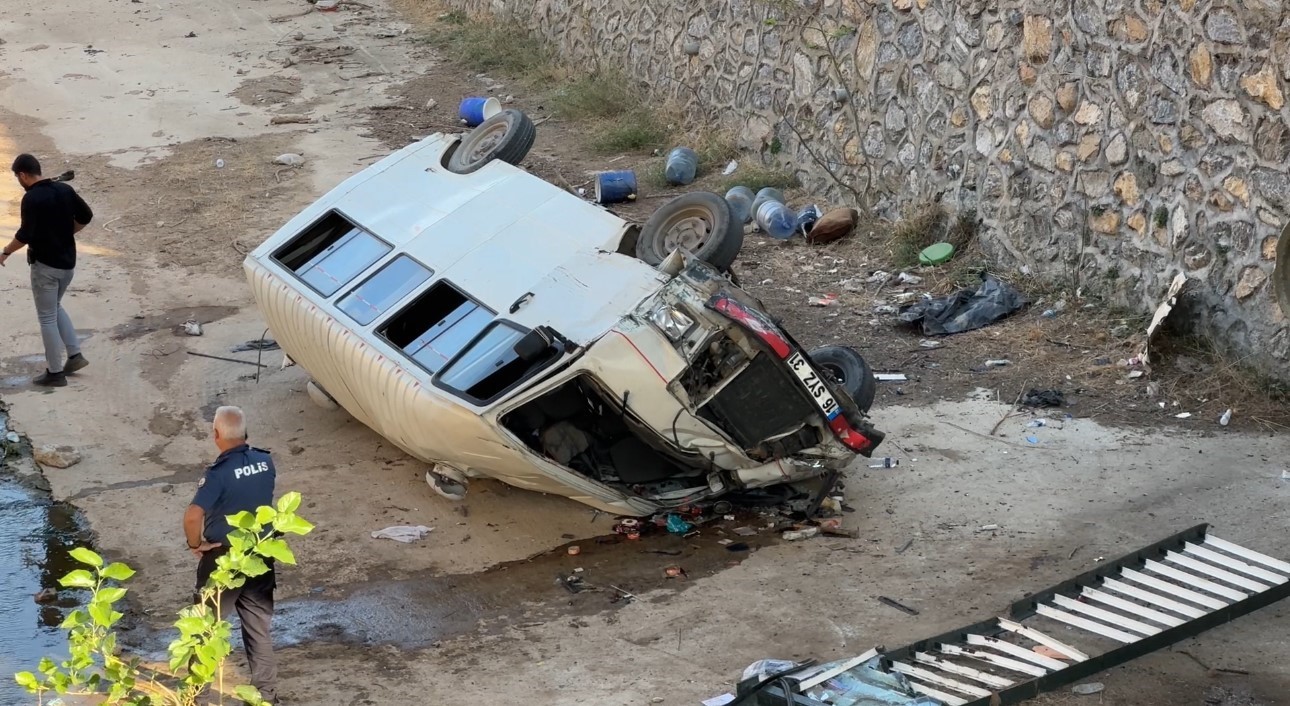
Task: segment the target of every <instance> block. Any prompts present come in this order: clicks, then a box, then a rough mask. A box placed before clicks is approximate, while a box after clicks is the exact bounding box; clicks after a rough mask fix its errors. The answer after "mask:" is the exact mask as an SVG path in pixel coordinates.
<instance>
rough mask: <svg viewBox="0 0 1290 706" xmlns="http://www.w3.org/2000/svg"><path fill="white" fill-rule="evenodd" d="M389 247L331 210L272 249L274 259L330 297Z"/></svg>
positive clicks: (388, 249) (383, 255)
mask: <svg viewBox="0 0 1290 706" xmlns="http://www.w3.org/2000/svg"><path fill="white" fill-rule="evenodd" d="M391 249H392V248H391V247H390V245H389V244H388V243H386V242H384V241H382V240H381V239H379V238H377V237H376V236H374V235H372V234H371V233H368V232H367V231H365V230H363V229H362V228H359V227H358V226H356V225H354V224H353V223H350V222H349V221H348V220H346V219H345V217H344V216H342V215H340V214H339V213H336V212H335V211H332V212H331V213H328V214H327V215H326V216H323V218H322V219H321V220H319V221H318V222H317V223H314V224H313V225H312V226H309V228H307V229H306V230H305V232H303V233H301V234H300V235H299V236H297V237H296V238H294V239H293V240H292V241H291V242H289V243H287V245H286V246H284V247H283V248H282V249H280V250H278V251H277V252H276V253H274V254H273V259H275V260H277V261H278V262H279V263H281V264H282V265H283V266H284V267H286V268H287V269H289V270H291V271H292V272H295V273H296V275H297V276H298V277H300V279H302V280H304V282H305V284H307V285H309V286H310V287H312V288H313V289H314V290H315V291H317V292H318V293H319V294H321V295H323V296H324V297H330V296H331V295H333V294H335V293H336V292H337V291H338V290H340V288H341V287H344V286H345V285H346V284H349V283H350V282H351V281H353V279H354V278H355V277H357V276H359V275H360V274H362V272H363V271H364V270H366V269H367V268H369V267H371V266H372V265H373V264H375V263H376V261H377V260H380V259H381V258H382V257H385V255H386V253H388V252H390V250H391Z"/></svg>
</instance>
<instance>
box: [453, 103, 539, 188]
mask: <svg viewBox="0 0 1290 706" xmlns="http://www.w3.org/2000/svg"><path fill="white" fill-rule="evenodd" d="M535 139H537V128H536V127H534V126H533V121H532V120H529V116H527V115H525V114H524V112H523V111H520V110H515V109H514V108H510V109H507V110H503V111H502V112H500V113H498V114H497V115H494V116H493V117H491V118H489V119H487V120H485V121H484V122H482V123H480V124H479V127H476V128H475V129H474V130H471V131H470V132H468V133H466V136H465V137H463V138H461V142H460V143H459V144H458V145H457V146H456V148H455V149H454V150H453V151H452V154H451V155H449V156H448V165H447V166H448V171H450V172H454V173H457V174H470V173H471V172H474V171H477V170H479V169H480V168H481V167H483V166H484V165H485V164H488V163H489V162H491V161H493V160H494V159H500V160H502V161H503V162H506V163H507V164H516V165H518V164H519V163H520V162H522V161H524V158H525V157H527V156H528V154H529V150H531V149H533V141H534V140H535Z"/></svg>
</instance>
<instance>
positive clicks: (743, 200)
mask: <svg viewBox="0 0 1290 706" xmlns="http://www.w3.org/2000/svg"><path fill="white" fill-rule="evenodd" d="M754 198H755V197H754V196H753V191H752V189H749V188H748V187H746V186H736V187H735V188H733V189H731V190H730V191H727V192H726V202H727V203H729V204H730V212H731V213H733V214H734V216H735V220H736V221H738V222H740V223H749V222H751V221H752V219H753V207H752V206H753V199H754Z"/></svg>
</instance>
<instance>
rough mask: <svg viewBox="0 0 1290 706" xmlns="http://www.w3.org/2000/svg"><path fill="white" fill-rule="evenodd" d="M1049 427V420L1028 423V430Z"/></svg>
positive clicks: (1034, 420)
mask: <svg viewBox="0 0 1290 706" xmlns="http://www.w3.org/2000/svg"><path fill="white" fill-rule="evenodd" d="M1046 426H1048V420H1047V419H1032V420H1030V421H1029V422H1027V423H1026V428H1027V429H1039V428H1042V427H1046Z"/></svg>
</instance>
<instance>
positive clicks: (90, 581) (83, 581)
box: [58, 569, 98, 588]
mask: <svg viewBox="0 0 1290 706" xmlns="http://www.w3.org/2000/svg"><path fill="white" fill-rule="evenodd" d="M58 583H60V584H62V585H63V586H66V587H67V588H94V587H95V586H96V585H98V582H97V581H95V580H94V574H91V573H90V572H89V571H86V570H85V569H77V570H75V571H73V572H71V573H70V574H68V575H66V576H64V577H63V578H61V579H58Z"/></svg>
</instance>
